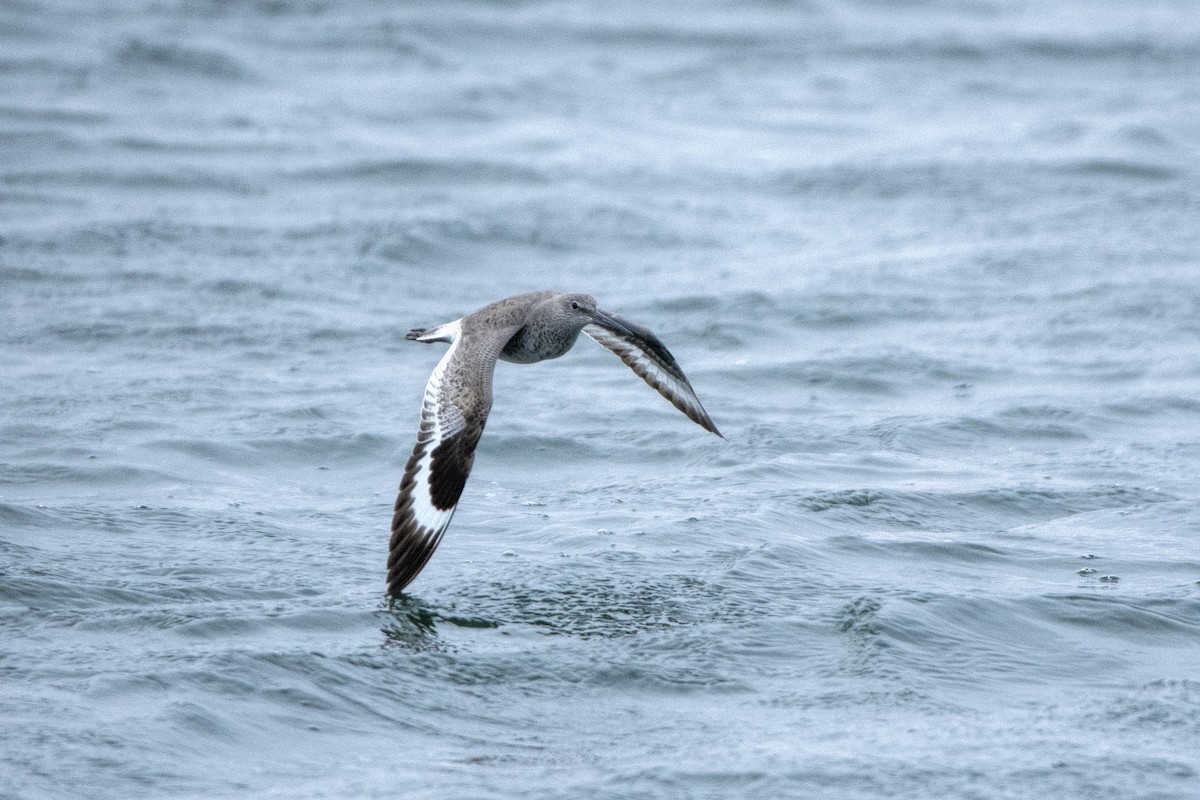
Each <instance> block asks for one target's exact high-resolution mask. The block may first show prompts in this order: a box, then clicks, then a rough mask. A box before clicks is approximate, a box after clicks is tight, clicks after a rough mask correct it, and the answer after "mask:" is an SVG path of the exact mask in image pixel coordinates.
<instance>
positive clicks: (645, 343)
mask: <svg viewBox="0 0 1200 800" xmlns="http://www.w3.org/2000/svg"><path fill="white" fill-rule="evenodd" d="M580 332H583V333H586V334H587V335H588V336H590V337H591V338H592V339H594V340H596V341H597V342H599V343H600V344H601V345H603V346H604V347H606V348H608V349H609V350H611V351H613V352H614V353H616V354H617V356H618V357H619V358H620V359H621V360H622V361H623V362H625V364H627V365H628V366H629V367H630V368H631V369H632V370H633V371H634V372H635V373H637V375H639V376H640V377H641V378H642V379H643V380H645V381H646V382H647V383H648V384H650V385H651V386H652V387H654V388H655V389H656V390H657V391H658V392H659V394H661V395H662V396H663V397H665V398H667V400H669V401H671V403H672V404H673V405H674V406H675V407H676V408H678V409H679V410H680V411H682V412H683V413H684V414H686V415H687V416H688V418H689V419H691V420H692V421H694V422H695V423H696V424H698V425H700V426H702V427H703V428H705V429H706V430H709V431H712V432H713V433H715V434H716V435H718V436H720V435H721V432H720V431H718V430H717V426H716V425H714V424H713V421H712V420H711V419H709V416H708V414H707V413H706V412H705V410H704V407H703V406H702V405H700V399H699V398H698V397H696V392H695V391H694V390H693V389H692V385H691V384H690V383H689V382H688V379H687V377H686V376H685V375H684V374H683V370H682V369H680V368H679V364H678V363H676V361H675V358H674V356H672V355H671V353H670V351H669V350H667V348H666V346H665V345H664V344H663V343H662V342H661V341H659V339H658V337H657V336H655V335H654V334H653V333H651V332H650V331H649V330H648V329H647V328H643V327H642V326H640V325H637V324H635V323H632V322H629V321H628V320H624V319H621V318H620V317H618V316H616V315H615V314H610V313H609V312H607V311H604V310H602V309H599V308H597V307H596V301H595V300H594V299H593V298H592V297H590V296H589V295H586V294H560V293H559V292H551V291H543V292H530V293H528V294H519V295H515V296H513V297H507V298H505V299H503V300H499V301H497V302H495V303H492V304H491V305H487V306H484V307H483V308H481V309H479V310H478V311H475V312H474V313H472V314H468V315H467V316H465V317H463V318H461V319H457V320H454V321H453V322H448V323H446V324H445V325H439V326H438V327H436V328H416V329H414V330H412V331H410V332H409V333H408V336H407V338H409V339H412V340H416V341H419V342H449V343H450V348H449V349H448V350H447V351H446V354H445V355H444V356H443V357H442V360H441V361H440V362H438V365H437V367H436V368H435V369H434V370H433V374H432V375H431V376H430V377H429V382H428V384H426V387H425V399H424V402H423V404H422V407H421V425H420V428H419V429H418V431H417V442H416V445H415V446H414V447H413V452H412V456H411V457H410V458H409V459H408V463H407V464H406V465H405V468H404V477H403V478H402V479H401V481H400V491H399V494H398V496H397V498H396V506H395V510H394V512H393V514H392V538H391V544H390V546H389V548H388V578H387V581H388V592H389V593H391V594H394V595H395V594H399V593H400V591H401V590H402V589H403V588H404V587H405V586H407V585H408V584H409V583H410V582H411V581H412V580H413V578H415V577H416V576H417V573H418V572H420V571H421V569H422V568H423V567H424V566H425V563H426V562H427V561H428V560H429V557H430V556H431V555H433V551H434V550H435V549H436V548H437V546H438V543H439V542H440V541H441V539H442V535H443V534H444V533H445V531H446V527H447V526H448V525H449V524H450V519H451V517H452V516H453V515H454V509H455V507H456V506H457V505H458V499H459V497H460V496H461V495H462V491H463V486H465V485H466V482H467V476H468V475H469V474H470V472H471V465H472V464H473V463H474V459H475V446H476V444H478V442H479V437H480V436H481V435H483V428H484V425H485V424H486V422H487V416H488V412H489V411H490V410H491V408H492V373H493V372H494V371H495V368H496V361H497V360H501V361H511V362H513V363H516V364H532V363H534V362H536V361H544V360H546V359H549V358H558V357H559V356H561V355H563V354H564V353H566V352H567V351H568V350H570V349H571V347H572V346H574V344H575V341H576V340H577V339H578V338H579V334H580Z"/></svg>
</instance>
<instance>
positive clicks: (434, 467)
mask: <svg viewBox="0 0 1200 800" xmlns="http://www.w3.org/2000/svg"><path fill="white" fill-rule="evenodd" d="M445 327H446V326H443V328H445ZM439 330H442V329H439ZM452 333H453V338H452V339H451V344H450V349H449V350H447V351H446V354H445V355H444V356H442V360H441V361H439V362H438V365H437V367H436V368H435V369H434V370H433V374H432V375H430V376H429V383H428V384H426V386H425V401H424V403H423V404H422V406H421V426H420V428H419V429H418V431H417V443H416V446H414V447H413V452H412V456H411V457H409V459H408V464H407V465H406V466H405V467H404V477H403V479H401V481H400V493H399V495H398V496H397V497H396V508H395V511H394V512H393V514H392V538H391V544H390V545H389V547H388V577H387V582H388V592H389V593H390V594H393V595H398V594H399V593H400V591H401V590H402V589H403V588H404V587H405V586H407V585H408V584H409V583H410V582H411V581H412V579H413V578H415V577H417V573H418V572H420V571H421V568H422V567H424V566H425V562H427V561H428V560H429V557H430V556H431V555H433V551H434V550H435V549H437V546H438V543H439V542H440V541H441V540H442V534H443V533H445V532H446V527H447V526H448V525H449V524H450V518H451V517H453V516H454V509H455V507H456V506H457V505H458V498H459V497H460V496H461V495H462V491H463V486H464V485H465V484H466V482H467V475H469V474H470V472H471V465H472V463H473V462H474V460H475V445H476V444H478V442H479V437H480V436H481V435H483V426H484V423H486V422H487V415H488V411H489V410H490V409H491V394H492V388H491V374H492V370H493V369H494V368H495V364H496V357H495V355H490V354H487V353H485V354H484V364H483V365H482V366H483V368H484V369H483V370H482V371H481V370H480V369H479V365H478V364H475V365H474V366H475V369H464V368H463V367H462V364H461V363H460V362H461V360H462V359H464V358H466V357H468V356H464V347H463V337H462V334H461V332H459V331H458V330H457V329H456V330H454V331H453V332H452ZM476 355H478V351H474V352H473V353H471V355H470V357H474V356H476ZM488 358H490V363H487V359H488ZM469 380H476V381H477V382H478V384H479V385H477V386H472V387H471V388H472V389H474V390H475V392H476V393H477V396H476V399H477V401H478V402H474V403H467V402H463V400H462V398H463V393H462V389H463V386H464V382H465V381H469ZM456 401H457V402H456ZM464 406H465V407H464Z"/></svg>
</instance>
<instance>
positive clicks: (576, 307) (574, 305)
mask: <svg viewBox="0 0 1200 800" xmlns="http://www.w3.org/2000/svg"><path fill="white" fill-rule="evenodd" d="M571 310H572V311H578V310H579V301H578V300H572V301H571Z"/></svg>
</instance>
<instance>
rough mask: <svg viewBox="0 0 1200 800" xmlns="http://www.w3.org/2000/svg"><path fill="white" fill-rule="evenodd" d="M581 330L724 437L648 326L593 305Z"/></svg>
mask: <svg viewBox="0 0 1200 800" xmlns="http://www.w3.org/2000/svg"><path fill="white" fill-rule="evenodd" d="M593 320H594V321H593V322H591V323H589V324H588V325H586V326H584V328H583V332H584V333H586V334H587V335H588V336H590V337H591V338H593V339H595V340H596V341H597V342H599V343H600V344H602V345H603V346H604V347H606V348H608V349H609V350H611V351H613V352H614V353H616V354H617V356H618V357H619V358H620V359H621V360H622V361H624V362H625V364H626V365H627V366H628V367H629V368H630V369H632V370H633V371H634V372H635V373H636V374H637V375H638V377H640V378H641V379H642V380H644V381H645V382H646V383H648V384H650V385H651V386H652V387H654V389H655V390H656V391H657V392H658V393H659V394H661V395H662V396H663V397H665V398H667V399H668V400H670V401H671V404H672V405H674V406H675V407H676V408H678V409H679V410H680V411H682V412H683V413H684V414H686V415H687V417H688V419H690V420H691V421H692V422H695V423H696V424H697V425H699V426H700V427H702V428H704V429H705V430H709V431H712V432H713V433H715V434H716V435H717V436H721V438H725V437H724V436H722V435H721V432H720V431H719V430H717V426H716V425H714V424H713V421H712V420H711V419H710V418H709V416H708V412H706V411H705V410H704V406H702V405H700V398H699V397H697V396H696V390H695V389H693V388H692V384H691V383H689V382H688V379H687V376H686V375H684V374H683V370H682V369H680V368H679V364H678V363H677V362H676V361H675V357H674V356H673V355H671V351H670V350H668V349H667V346H666V345H664V344H663V343H662V342H661V341H660V340H659V338H658V337H657V336H655V335H654V333H653V332H652V331H650V330H649V329H648V328H643V327H642V326H641V325H638V324H637V323H634V322H630V321H628V320H625V319H622V318H620V317H618V316H617V315H615V314H611V313H609V312H607V311H601V310H600V309H596V313H595V315H594V316H593Z"/></svg>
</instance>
